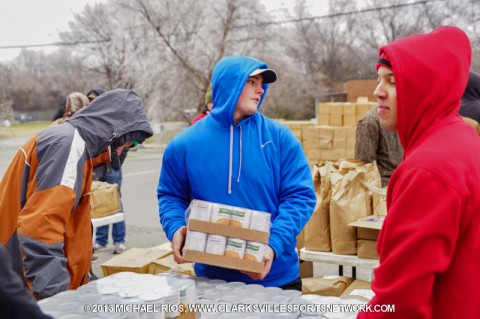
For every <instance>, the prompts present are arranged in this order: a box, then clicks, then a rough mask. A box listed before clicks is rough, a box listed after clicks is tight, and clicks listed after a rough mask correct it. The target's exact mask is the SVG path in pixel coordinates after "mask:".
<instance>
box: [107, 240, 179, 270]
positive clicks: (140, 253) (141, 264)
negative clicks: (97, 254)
mask: <svg viewBox="0 0 480 319" xmlns="http://www.w3.org/2000/svg"><path fill="white" fill-rule="evenodd" d="M171 254H172V250H171V248H170V243H168V245H165V244H164V245H160V246H157V247H151V248H130V249H128V250H127V251H125V252H124V253H122V254H120V255H116V256H115V257H113V258H111V259H109V260H107V261H106V262H104V263H103V264H102V272H103V275H104V276H105V277H106V276H110V275H112V274H115V273H117V272H123V271H131V272H135V273H139V274H147V273H149V268H150V264H151V263H152V262H153V261H155V260H157V259H159V258H163V257H166V256H168V255H171Z"/></svg>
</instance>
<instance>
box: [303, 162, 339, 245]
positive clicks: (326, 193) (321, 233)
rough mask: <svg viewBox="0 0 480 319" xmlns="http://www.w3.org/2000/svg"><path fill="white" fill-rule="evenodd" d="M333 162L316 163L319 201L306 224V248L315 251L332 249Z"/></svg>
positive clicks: (315, 174)
mask: <svg viewBox="0 0 480 319" xmlns="http://www.w3.org/2000/svg"><path fill="white" fill-rule="evenodd" d="M332 169H334V167H333V166H332V163H330V162H325V163H321V164H315V165H314V168H313V181H314V187H315V195H316V198H317V203H316V205H315V210H314V211H313V214H312V216H311V217H310V220H309V221H308V222H307V224H306V225H305V248H306V249H308V250H314V251H331V249H332V246H331V243H330V217H329V206H330V193H331V189H330V181H329V176H328V174H329V171H330V170H332Z"/></svg>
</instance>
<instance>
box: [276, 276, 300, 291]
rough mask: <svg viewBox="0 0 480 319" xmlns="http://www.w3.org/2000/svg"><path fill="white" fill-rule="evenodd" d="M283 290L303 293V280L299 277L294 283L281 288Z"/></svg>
mask: <svg viewBox="0 0 480 319" xmlns="http://www.w3.org/2000/svg"><path fill="white" fill-rule="evenodd" d="M280 288H282V289H283V290H298V291H302V278H300V277H298V278H297V279H295V280H294V281H291V282H289V283H288V284H286V285H283V286H280Z"/></svg>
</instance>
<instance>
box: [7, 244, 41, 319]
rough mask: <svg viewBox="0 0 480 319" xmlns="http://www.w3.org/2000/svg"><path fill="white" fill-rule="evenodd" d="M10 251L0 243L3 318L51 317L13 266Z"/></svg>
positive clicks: (38, 318)
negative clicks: (34, 297) (39, 304)
mask: <svg viewBox="0 0 480 319" xmlns="http://www.w3.org/2000/svg"><path fill="white" fill-rule="evenodd" d="M11 263H12V260H11V258H10V255H9V253H8V251H7V250H6V249H5V247H4V246H3V245H1V244H0V282H1V284H0V300H1V301H2V302H1V303H0V313H1V314H2V317H3V318H36V319H51V317H50V316H48V315H46V314H44V313H43V312H42V311H41V310H40V307H38V305H37V302H36V301H35V299H33V297H32V295H31V293H30V292H29V291H28V289H26V288H25V286H24V284H23V283H22V280H21V278H20V277H19V276H18V274H16V273H15V272H14V271H13V270H12V267H11Z"/></svg>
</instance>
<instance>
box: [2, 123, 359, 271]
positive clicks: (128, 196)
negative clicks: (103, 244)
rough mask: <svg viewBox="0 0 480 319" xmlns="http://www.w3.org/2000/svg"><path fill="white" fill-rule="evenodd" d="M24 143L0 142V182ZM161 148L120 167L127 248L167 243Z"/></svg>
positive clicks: (104, 256) (319, 267)
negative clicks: (160, 192)
mask: <svg viewBox="0 0 480 319" xmlns="http://www.w3.org/2000/svg"><path fill="white" fill-rule="evenodd" d="M177 126H178V125H177ZM162 131H163V132H166V131H167V132H168V128H167V130H165V128H162ZM162 134H165V133H162ZM160 135H161V134H160ZM27 139H28V137H14V138H7V139H4V138H2V139H1V140H0V154H1V156H0V178H1V177H2V176H3V174H4V172H5V170H6V169H7V167H8V165H9V163H10V161H11V159H12V157H13V156H14V154H15V153H16V152H17V150H18V148H19V147H20V146H21V145H23V143H25V141H26V140H27ZM164 147H165V145H164V143H163V140H162V138H161V136H155V138H153V142H151V143H149V144H146V145H145V146H142V147H139V148H138V149H137V150H135V151H131V152H129V154H128V157H127V159H126V160H125V163H124V165H123V178H124V179H123V186H122V203H123V206H124V211H125V219H126V225H127V235H126V245H127V248H132V247H139V248H144V247H153V246H158V245H160V244H163V243H165V242H167V239H166V237H165V234H164V232H163V230H162V228H161V226H160V222H159V218H158V207H157V201H156V187H157V183H158V178H159V174H160V169H161V160H162V155H163V151H164ZM109 243H110V244H109V247H108V248H107V249H106V250H104V251H100V252H97V253H96V254H95V256H96V257H98V259H97V260H95V261H94V262H93V263H92V269H93V273H94V274H95V275H96V276H98V277H102V276H103V274H102V271H101V264H102V263H104V262H105V261H107V260H109V259H110V258H112V257H114V256H115V255H113V246H112V241H111V239H110V240H109ZM334 274H338V266H336V265H324V264H318V263H317V264H315V266H314V275H317V276H323V275H334ZM344 275H346V276H351V268H350V267H345V269H344ZM357 278H359V279H364V280H366V279H367V278H368V271H366V270H365V269H357Z"/></svg>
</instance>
